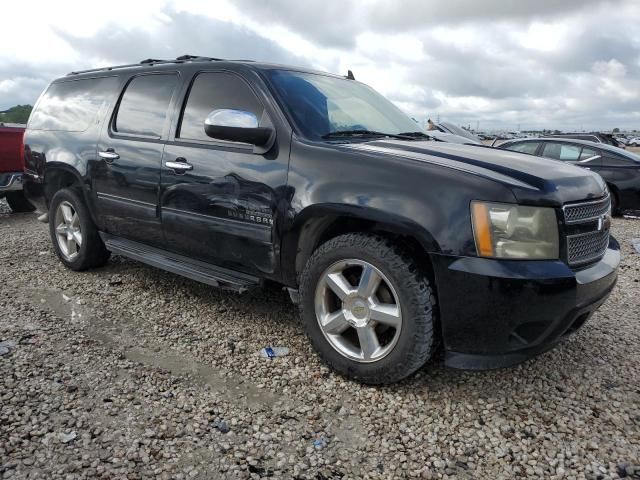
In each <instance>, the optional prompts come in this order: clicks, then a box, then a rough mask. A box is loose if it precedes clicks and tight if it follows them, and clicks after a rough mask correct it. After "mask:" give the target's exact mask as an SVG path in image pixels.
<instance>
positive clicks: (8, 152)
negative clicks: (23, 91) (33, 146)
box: [0, 123, 34, 212]
mask: <svg viewBox="0 0 640 480" xmlns="http://www.w3.org/2000/svg"><path fill="white" fill-rule="evenodd" d="M24 129H25V127H24V126H23V125H15V124H14V125H10V124H2V123H0V198H6V199H7V203H8V204H9V207H10V208H11V210H13V211H14V212H31V211H33V210H34V207H33V205H31V203H29V201H28V200H27V199H26V198H25V196H24V194H23V192H22V170H23V169H24V161H23V159H24V154H23V143H22V137H23V135H24Z"/></svg>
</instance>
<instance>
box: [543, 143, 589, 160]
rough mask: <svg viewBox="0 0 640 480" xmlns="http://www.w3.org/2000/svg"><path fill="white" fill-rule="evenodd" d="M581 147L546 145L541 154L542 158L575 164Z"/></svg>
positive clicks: (560, 144)
mask: <svg viewBox="0 0 640 480" xmlns="http://www.w3.org/2000/svg"><path fill="white" fill-rule="evenodd" d="M581 149H582V147H579V146H576V145H566V144H563V143H547V144H546V145H545V146H544V150H543V152H542V156H543V157H547V158H555V159H556V160H562V161H563V162H576V161H578V159H579V158H580V151H581Z"/></svg>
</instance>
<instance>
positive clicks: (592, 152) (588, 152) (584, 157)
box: [580, 147, 599, 160]
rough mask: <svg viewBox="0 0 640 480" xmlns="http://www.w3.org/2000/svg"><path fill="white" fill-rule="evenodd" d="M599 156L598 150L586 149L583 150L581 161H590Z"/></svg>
mask: <svg viewBox="0 0 640 480" xmlns="http://www.w3.org/2000/svg"><path fill="white" fill-rule="evenodd" d="M597 155H599V153H598V151H597V150H594V149H593V148H589V147H584V148H583V149H582V153H581V154H580V160H588V159H590V158H593V157H595V156H597Z"/></svg>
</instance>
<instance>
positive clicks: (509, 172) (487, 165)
mask: <svg viewBox="0 0 640 480" xmlns="http://www.w3.org/2000/svg"><path fill="white" fill-rule="evenodd" d="M341 147H343V148H348V149H350V150H353V149H356V150H362V151H366V152H368V153H378V154H381V155H391V156H394V157H399V158H406V159H407V160H412V161H418V162H425V163H430V164H435V165H440V166H443V167H446V168H451V169H454V170H459V171H462V172H466V173H470V174H474V175H479V176H481V177H484V178H488V179H491V180H494V181H496V182H500V183H502V184H504V185H506V186H508V187H509V188H510V189H511V191H512V192H513V194H514V196H515V197H516V199H517V201H518V202H519V203H522V204H529V205H549V206H559V205H563V204H564V203H567V202H575V201H580V200H586V199H592V198H599V197H602V196H603V195H605V192H606V185H605V183H604V181H603V180H602V178H601V177H600V176H599V175H597V174H595V173H593V172H590V171H589V170H586V169H584V168H580V167H576V166H573V165H570V164H567V163H563V162H560V161H557V160H550V159H546V158H541V157H535V156H533V155H527V154H524V153H517V152H510V151H508V150H500V149H497V148H491V147H484V146H474V145H458V144H453V143H443V142H433V141H402V140H377V141H373V142H367V143H351V144H342V145H341Z"/></svg>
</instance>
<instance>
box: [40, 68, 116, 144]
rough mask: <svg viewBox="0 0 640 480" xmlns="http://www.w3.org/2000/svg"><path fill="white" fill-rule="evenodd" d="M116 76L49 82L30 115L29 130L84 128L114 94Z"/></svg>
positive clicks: (72, 129)
mask: <svg viewBox="0 0 640 480" xmlns="http://www.w3.org/2000/svg"><path fill="white" fill-rule="evenodd" d="M117 87H118V79H117V78H116V77H106V78H88V79H86V80H72V81H63V82H56V83H53V84H51V85H50V86H49V88H48V89H47V91H46V93H45V94H44V95H43V96H42V98H41V99H40V101H39V102H38V105H37V107H36V109H35V110H34V111H33V113H32V114H31V118H30V119H29V128H30V129H32V130H53V131H64V132H84V131H85V130H86V129H87V128H89V126H90V125H91V123H92V122H93V121H94V120H95V119H97V115H98V113H99V112H103V111H104V110H102V107H105V106H106V104H107V103H108V102H109V101H110V100H111V99H112V98H113V96H114V95H115V93H116V89H117Z"/></svg>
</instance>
